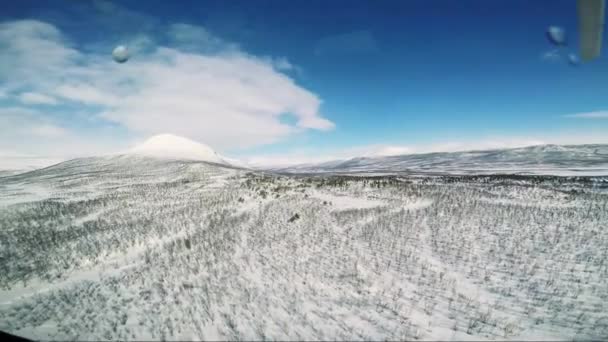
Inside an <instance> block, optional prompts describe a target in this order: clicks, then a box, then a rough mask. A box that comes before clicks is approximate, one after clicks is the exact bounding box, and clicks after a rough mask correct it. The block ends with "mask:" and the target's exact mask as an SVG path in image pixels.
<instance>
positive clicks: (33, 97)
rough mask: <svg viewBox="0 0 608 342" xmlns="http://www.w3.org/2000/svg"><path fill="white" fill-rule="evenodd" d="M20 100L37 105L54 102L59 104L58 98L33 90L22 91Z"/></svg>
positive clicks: (52, 103)
mask: <svg viewBox="0 0 608 342" xmlns="http://www.w3.org/2000/svg"><path fill="white" fill-rule="evenodd" d="M19 101H21V102H22V103H24V104H26V105H36V104H43V105H54V104H57V100H56V99H55V98H54V97H52V96H48V95H44V94H40V93H33V92H26V93H21V94H20V95H19Z"/></svg>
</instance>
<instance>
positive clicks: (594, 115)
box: [564, 110, 608, 119]
mask: <svg viewBox="0 0 608 342" xmlns="http://www.w3.org/2000/svg"><path fill="white" fill-rule="evenodd" d="M564 117H566V118H579V119H608V111H606V110H603V111H597V112H588V113H577V114H568V115H564Z"/></svg>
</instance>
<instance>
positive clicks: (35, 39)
mask: <svg viewBox="0 0 608 342" xmlns="http://www.w3.org/2000/svg"><path fill="white" fill-rule="evenodd" d="M99 6H101V7H100V8H99V10H100V11H114V10H115V8H113V7H112V6H109V5H108V4H107V3H105V2H99ZM166 34H167V37H168V38H169V39H170V40H172V43H173V45H172V47H166V46H155V48H154V49H150V48H149V45H150V44H154V42H153V41H152V40H150V39H148V38H147V37H146V36H145V35H141V36H140V37H139V38H138V39H139V40H140V41H141V42H142V43H141V44H142V46H147V47H148V48H145V49H143V48H142V49H139V52H138V53H136V54H135V55H134V56H133V57H132V59H131V60H129V62H127V63H125V64H117V63H114V62H113V61H112V59H111V58H110V56H109V54H101V53H92V52H85V51H82V50H78V49H75V48H73V47H72V45H71V44H70V43H69V41H68V39H67V38H66V37H65V36H64V35H63V34H62V33H61V32H60V31H59V30H58V29H57V28H56V27H54V26H53V25H50V24H48V23H44V22H40V21H34V20H23V21H13V22H5V23H3V24H0V45H2V46H3V47H4V46H6V47H7V48H6V49H5V51H3V54H2V55H1V56H0V78H2V79H6V80H8V82H7V84H6V87H5V88H6V89H8V90H9V91H13V92H23V91H25V94H22V95H21V98H22V100H23V102H24V103H28V104H33V103H34V102H37V103H42V102H47V103H49V104H50V103H51V101H57V102H58V104H62V105H63V104H67V105H69V106H71V107H74V106H78V107H77V108H78V111H79V112H80V113H82V112H87V113H94V114H91V115H92V116H94V117H95V118H97V120H101V121H102V122H106V123H113V124H114V125H118V126H119V127H121V128H122V129H127V130H128V132H130V134H131V136H133V137H142V136H148V135H152V134H157V133H173V134H177V135H182V136H185V137H188V138H191V139H194V140H197V141H200V142H203V143H206V144H209V145H210V146H213V147H214V148H216V149H218V150H220V151H221V150H225V149H230V148H241V147H251V146H255V145H260V144H268V143H273V142H277V141H279V140H281V139H284V138H287V137H289V136H290V135H292V134H297V133H298V132H302V131H303V130H307V129H316V130H329V129H332V128H333V126H334V124H333V123H332V122H331V121H329V120H328V119H326V118H324V117H323V116H322V115H321V113H320V105H321V100H320V99H319V97H318V96H317V95H316V94H314V93H312V92H310V91H309V90H307V89H304V88H302V87H301V86H299V85H297V84H296V83H295V82H294V80H293V79H291V78H290V77H289V76H288V75H286V74H283V73H281V71H280V69H281V68H285V67H287V66H288V64H287V63H288V62H287V60H281V59H279V60H278V61H279V62H278V63H279V64H277V62H275V60H271V61H268V60H266V59H264V58H258V57H256V56H252V55H249V54H247V53H245V52H243V51H240V50H238V46H236V45H235V44H232V43H227V42H225V41H223V40H222V39H220V38H217V37H215V36H213V35H212V34H210V33H209V32H208V31H206V30H205V29H204V28H202V27H197V26H193V25H188V24H174V25H171V26H170V27H169V30H168V32H167V33H166ZM197 44H203V45H205V44H206V45H205V46H203V48H201V49H195V47H196V46H195V45H197ZM205 47H206V48H205ZM210 49H211V50H214V51H213V52H211V51H210ZM136 51H138V50H137V49H136ZM43 94H44V95H43ZM95 113H96V114H95ZM63 114H65V115H70V114H69V113H63ZM72 114H74V115H73V118H74V119H75V120H77V119H78V120H82V117H81V116H78V115H76V114H75V113H72ZM283 114H289V115H292V116H293V117H295V118H296V124H295V126H291V125H288V124H285V123H283V122H281V120H280V117H281V115H283ZM36 117H37V118H39V119H42V118H44V115H42V116H41V117H38V116H36ZM89 121H90V120H89ZM22 124H23V125H24V126H23V127H26V128H28V129H29V130H30V135H43V136H47V137H48V136H52V135H59V134H61V132H62V131H61V130H59V129H53V128H51V127H49V126H44V125H43V126H40V127H38V126H36V121H35V120H29V121H26V122H23V123H22ZM63 133H66V132H63ZM69 133H70V134H68V135H71V136H77V135H78V134H77V133H78V132H69ZM87 139H90V140H94V139H96V137H95V136H89V137H88V138H87ZM121 142H122V143H123V144H126V142H125V141H121ZM68 148H69V147H68Z"/></svg>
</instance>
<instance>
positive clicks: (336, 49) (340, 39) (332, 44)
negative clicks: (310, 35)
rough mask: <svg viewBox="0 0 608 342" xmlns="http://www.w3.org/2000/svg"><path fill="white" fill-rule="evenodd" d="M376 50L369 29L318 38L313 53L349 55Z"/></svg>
mask: <svg viewBox="0 0 608 342" xmlns="http://www.w3.org/2000/svg"><path fill="white" fill-rule="evenodd" d="M377 50H378V45H377V43H376V39H375V38H374V36H373V34H372V33H371V31H368V30H359V31H352V32H347V33H341V34H336V35H332V36H326V37H323V38H321V39H319V41H318V42H317V44H316V46H315V50H314V53H315V55H317V56H325V55H349V54H361V53H370V52H375V51H377Z"/></svg>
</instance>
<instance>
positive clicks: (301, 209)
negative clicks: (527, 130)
mask: <svg viewBox="0 0 608 342" xmlns="http://www.w3.org/2000/svg"><path fill="white" fill-rule="evenodd" d="M607 187H608V179H607V178H603V177H579V178H564V177H544V176H543V177H535V176H462V177H455V176H403V175H401V176H381V177H380V176H378V177H364V176H361V175H358V176H329V175H325V176H295V175H294V176H279V175H272V174H269V173H261V172H251V171H247V170H242V169H238V168H228V167H222V166H219V165H217V164H207V163H203V162H197V161H161V160H159V159H153V158H149V157H144V156H132V155H131V156H115V157H105V158H88V159H79V160H73V161H69V162H65V163H61V164H58V165H55V166H52V167H49V168H46V169H42V170H38V171H33V172H29V173H24V174H19V175H13V176H8V177H2V178H0V261H1V262H0V285H2V290H0V330H2V331H7V332H10V333H13V334H17V335H21V336H25V337H29V338H34V339H45V340H46V339H53V340H68V339H76V340H160V339H166V340H217V339H222V340H224V339H228V340H237V339H244V340H268V339H272V340H336V339H337V340H385V339H387V340H412V339H421V340H429V339H430V340H437V339H441V340H504V339H515V340H521V339H537V340H543V339H550V340H556V339H561V340H571V339H589V338H593V339H605V338H606V337H608V249H607V248H606V246H608V229H606V227H608V206H607V204H608V192H607V191H606V189H607ZM296 213H297V214H298V215H299V217H300V218H299V219H296V220H294V221H293V222H288V220H289V219H290V218H292V217H294V215H295V214H296Z"/></svg>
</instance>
